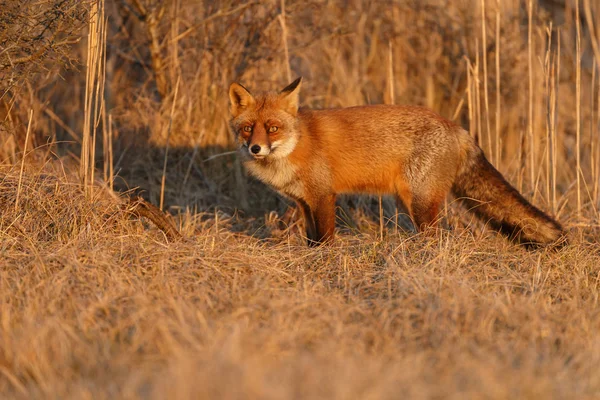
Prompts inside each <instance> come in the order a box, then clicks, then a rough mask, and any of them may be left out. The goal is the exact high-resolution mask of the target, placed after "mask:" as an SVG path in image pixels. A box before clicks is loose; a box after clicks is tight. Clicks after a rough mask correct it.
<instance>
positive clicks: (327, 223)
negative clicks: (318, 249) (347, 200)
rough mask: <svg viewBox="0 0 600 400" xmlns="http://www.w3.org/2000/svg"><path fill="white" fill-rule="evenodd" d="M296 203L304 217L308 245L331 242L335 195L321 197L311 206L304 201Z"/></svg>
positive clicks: (333, 226) (333, 227)
mask: <svg viewBox="0 0 600 400" xmlns="http://www.w3.org/2000/svg"><path fill="white" fill-rule="evenodd" d="M297 202H298V206H299V207H300V210H302V215H303V217H304V225H305V227H306V239H307V241H308V245H309V246H318V245H321V244H323V243H326V242H331V241H332V240H333V235H334V229H335V195H325V196H322V197H320V198H318V199H317V200H316V201H314V202H313V205H312V206H311V205H310V204H309V203H307V202H306V201H304V200H297Z"/></svg>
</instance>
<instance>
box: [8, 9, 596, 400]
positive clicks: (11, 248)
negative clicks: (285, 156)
mask: <svg viewBox="0 0 600 400" xmlns="http://www.w3.org/2000/svg"><path fill="white" fill-rule="evenodd" d="M599 16H600V3H599V2H598V1H597V0H579V1H576V0H567V1H564V0H563V1H560V0H539V1H529V0H525V1H523V0H498V1H496V0H459V1H443V0H395V1H392V0H388V1H381V2H376V1H367V0H354V1H342V0H331V1H325V0H323V1H321V0H309V1H292V0H286V1H283V2H282V1H264V2H263V1H261V2H258V1H249V2H238V1H227V0H222V1H207V2H202V1H191V0H170V1H164V2H162V1H153V0H121V1H117V0H115V1H106V2H104V1H92V2H90V1H79V0H44V1H42V0H22V1H10V0H9V1H2V2H0V161H1V165H0V397H2V398H73V399H83V398H107V399H108V398H111V399H112V398H157V399H158V398H160V399H162V398H182V399H185V398H190V399H192V398H193V399H195V398H211V399H215V398H231V399H238V398H269V399H281V398H310V399H314V398H323V399H330V398H344V399H349V398H365V399H380V398H390V399H392V398H394V399H395V398H416V399H419V398H457V399H458V398H497V399H509V398H510V399H513V398H544V399H546V398H559V399H560V398H564V399H571V398H578V399H585V398H598V397H600V373H599V372H598V366H599V365H600V305H599V304H598V292H599V288H598V285H599V281H600V247H599V246H598V238H599V232H600V230H599V222H600V221H599V216H600V214H599V212H598V211H599V209H600V194H599V172H600V70H599V68H598V64H599V61H600V49H599V47H600V18H599ZM298 75H302V76H304V78H305V80H304V83H303V89H302V90H303V93H302V102H303V104H305V105H309V106H314V107H337V106H350V105H356V104H366V103H392V102H393V103H397V104H421V105H426V106H429V107H431V108H433V109H434V110H436V111H438V112H439V113H441V114H442V115H445V116H446V117H448V118H452V119H454V120H456V121H458V122H459V123H461V124H462V125H463V126H465V128H468V129H469V130H470V131H471V133H472V134H473V135H476V136H477V137H478V140H479V142H480V144H481V146H482V147H483V148H484V150H485V151H486V153H487V154H488V157H489V158H490V160H491V161H492V162H493V163H494V164H495V165H496V166H497V168H498V169H500V171H501V172H502V173H504V174H505V175H506V176H507V178H508V179H509V180H510V181H511V182H513V183H514V184H515V185H516V186H517V187H518V188H519V189H520V190H521V191H522V192H523V193H524V195H525V196H526V197H527V198H529V199H530V200H531V201H532V202H534V203H535V204H536V205H538V206H539V207H541V208H543V209H544V210H547V211H548V212H550V213H551V214H553V215H556V216H557V217H558V219H560V220H561V222H563V223H564V225H565V226H566V227H567V228H568V229H569V230H570V234H571V244H569V245H568V246H566V247H565V248H564V249H561V250H559V251H551V250H546V249H540V250H537V251H532V252H528V251H525V250H524V249H522V248H519V247H518V246H515V245H512V244H510V243H508V242H506V241H505V240H504V239H502V238H500V237H498V236H496V235H495V234H493V233H490V232H489V231H487V230H485V228H484V227H483V226H482V225H481V224H479V223H476V222H474V221H473V220H472V219H471V218H470V217H469V216H467V215H466V214H464V213H463V212H461V211H460V210H458V209H455V207H453V206H452V205H449V207H448V210H447V213H446V217H447V220H448V225H449V226H451V227H452V228H453V229H452V230H449V231H440V232H439V233H438V236H437V237H434V238H431V237H421V236H419V235H415V234H412V233H410V232H406V231H405V229H397V226H395V224H394V223H393V222H395V218H394V216H393V213H394V209H393V208H392V207H390V204H388V202H387V201H386V200H385V199H384V201H383V203H382V209H380V208H379V206H378V204H379V202H378V199H377V198H371V197H347V198H345V199H343V201H341V202H340V221H339V222H340V227H339V236H338V240H337V241H336V243H335V244H334V245H333V246H331V247H327V248H323V249H309V248H306V247H305V246H304V243H303V241H302V239H301V237H300V231H299V229H298V228H299V227H298V222H297V221H296V219H295V216H294V213H293V211H291V210H292V209H289V206H290V204H289V203H288V202H287V201H285V200H282V199H280V198H278V197H277V196H276V195H275V194H274V193H273V192H271V191H270V190H268V189H266V188H265V187H264V186H262V185H261V184H259V183H257V182H254V181H251V180H250V179H249V178H248V177H246V176H245V173H244V171H243V169H242V168H241V166H240V164H239V162H238V161H237V159H236V155H235V154H234V153H231V150H232V148H231V144H232V138H231V137H230V134H229V132H228V130H227V118H228V115H227V108H228V104H227V101H228V100H227V95H226V90H227V88H228V86H229V84H230V83H231V82H232V81H239V82H241V83H243V84H245V85H246V86H247V87H249V88H250V89H251V90H256V91H258V90H264V89H276V88H281V87H283V86H284V85H285V84H287V83H288V82H289V81H290V80H291V79H293V78H295V77H296V76H298ZM136 188H137V189H136ZM129 189H132V190H133V191H135V192H140V193H141V194H142V196H144V197H145V198H146V199H147V200H148V201H150V202H151V203H153V204H156V205H157V206H160V207H161V208H163V209H165V210H166V211H168V212H169V214H170V215H171V216H172V217H170V218H171V220H172V221H173V223H174V224H175V226H177V228H178V229H179V231H180V232H181V233H182V235H183V239H181V240H173V238H168V237H166V236H165V234H163V233H162V232H161V231H160V230H159V229H157V228H156V227H155V226H154V225H153V224H152V223H149V221H147V220H146V219H144V218H142V219H141V220H140V219H139V218H137V217H136V216H135V214H134V213H132V212H129V211H128V208H127V207H126V206H125V204H126V202H127V197H128V196H129V195H130V194H131V191H129ZM288 210H290V211H288ZM286 211H288V212H286ZM380 216H383V218H380ZM400 224H401V228H403V227H404V226H405V225H406V224H404V222H403V221H402V219H401V220H400Z"/></svg>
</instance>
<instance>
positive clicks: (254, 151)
mask: <svg viewBox="0 0 600 400" xmlns="http://www.w3.org/2000/svg"><path fill="white" fill-rule="evenodd" d="M250 151H251V152H252V154H258V153H260V146H259V145H257V144H255V145H254V146H252V147H250Z"/></svg>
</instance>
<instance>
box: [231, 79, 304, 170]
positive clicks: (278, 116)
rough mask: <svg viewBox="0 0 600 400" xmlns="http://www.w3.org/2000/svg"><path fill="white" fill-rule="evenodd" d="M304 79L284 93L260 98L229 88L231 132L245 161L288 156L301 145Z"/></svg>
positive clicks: (291, 84) (298, 80) (234, 87)
mask: <svg viewBox="0 0 600 400" xmlns="http://www.w3.org/2000/svg"><path fill="white" fill-rule="evenodd" d="M301 81H302V78H298V79H296V80H295V81H294V82H292V83H290V84H289V85H288V86H286V87H285V88H284V89H283V90H282V91H281V92H279V93H276V92H269V93H264V94H261V95H257V96H256V97H255V96H253V95H252V94H250V92H249V91H248V90H247V89H246V88H245V87H243V86H242V85H240V84H239V83H232V84H231V86H230V87H229V100H230V102H231V106H230V112H231V121H230V126H231V130H232V131H233V133H234V134H235V137H236V140H237V143H238V146H239V150H240V152H241V153H242V155H243V156H244V157H245V158H247V159H248V158H249V159H254V160H261V159H274V158H284V157H287V156H288V155H289V154H290V153H291V152H292V151H293V150H294V148H295V146H296V143H297V142H298V135H299V133H298V126H297V125H298V122H297V118H296V117H297V115H298V93H299V92H300V83H301Z"/></svg>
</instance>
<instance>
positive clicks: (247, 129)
mask: <svg viewBox="0 0 600 400" xmlns="http://www.w3.org/2000/svg"><path fill="white" fill-rule="evenodd" d="M244 132H252V127H251V126H250V125H246V126H245V127H244Z"/></svg>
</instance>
